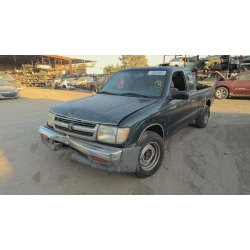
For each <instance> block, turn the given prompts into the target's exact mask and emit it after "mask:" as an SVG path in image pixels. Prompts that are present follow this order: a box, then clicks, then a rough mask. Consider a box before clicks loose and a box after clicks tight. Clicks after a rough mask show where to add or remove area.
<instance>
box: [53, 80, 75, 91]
mask: <svg viewBox="0 0 250 250" xmlns="http://www.w3.org/2000/svg"><path fill="white" fill-rule="evenodd" d="M51 87H52V89H75V87H74V86H73V85H72V83H71V81H70V80H69V79H61V78H56V79H55V80H54V82H53V84H52V85H51Z"/></svg>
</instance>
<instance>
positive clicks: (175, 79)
mask: <svg viewBox="0 0 250 250" xmlns="http://www.w3.org/2000/svg"><path fill="white" fill-rule="evenodd" d="M171 88H173V89H175V90H178V91H187V87H186V83H185V76H184V72H183V71H176V72H174V73H173V75H172V85H171ZM170 93H171V89H170ZM192 105H193V104H192V102H191V101H190V100H189V99H187V100H183V99H173V100H171V101H170V102H169V103H168V105H167V108H166V112H167V117H168V126H167V127H168V128H167V129H168V131H166V132H167V133H168V134H173V133H174V132H175V131H176V130H178V129H180V128H181V127H183V126H185V125H186V124H187V123H188V122H189V120H190V116H191V112H192Z"/></svg>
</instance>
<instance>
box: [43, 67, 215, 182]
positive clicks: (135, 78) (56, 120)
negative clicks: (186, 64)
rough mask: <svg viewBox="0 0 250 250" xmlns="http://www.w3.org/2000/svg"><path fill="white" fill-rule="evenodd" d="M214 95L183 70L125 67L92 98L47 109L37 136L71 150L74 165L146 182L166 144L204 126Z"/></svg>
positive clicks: (160, 161)
mask: <svg viewBox="0 0 250 250" xmlns="http://www.w3.org/2000/svg"><path fill="white" fill-rule="evenodd" d="M214 93H215V89H214V86H196V84H195V79H194V77H193V75H192V73H191V70H190V69H188V68H181V67H170V66H157V67H141V68H128V69H124V70H121V71H119V72H117V73H116V74H115V75H114V76H113V77H111V78H110V80H109V81H108V82H107V83H106V85H105V86H104V87H103V88H102V90H101V91H100V92H98V93H97V94H95V95H93V96H90V97H85V98H81V99H77V100H73V101H70V102H66V103H62V104H59V105H56V106H54V107H52V108H51V109H50V110H49V113H48V121H47V126H40V127H39V133H40V134H41V140H42V142H43V143H44V144H46V145H47V146H48V147H49V148H50V149H52V150H59V149H61V148H63V147H68V148H71V149H73V154H72V157H73V159H74V161H77V162H81V163H84V164H87V165H90V166H92V167H95V168H99V169H104V170H107V171H114V172H130V173H134V174H135V175H136V176H138V177H141V178H143V177H148V176H151V175H153V174H154V173H155V172H156V171H157V169H158V168H159V167H160V165H161V164H162V161H163V158H164V151H165V148H164V141H165V140H167V139H168V138H170V137H171V136H172V135H173V134H174V133H176V132H177V131H178V130H180V129H181V128H182V127H184V126H186V125H188V124H189V123H191V122H193V121H196V125H197V127H199V128H204V127H205V126H206V125H207V123H208V119H209V116H210V106H211V105H212V103H213V101H214ZM180 150H181V149H180Z"/></svg>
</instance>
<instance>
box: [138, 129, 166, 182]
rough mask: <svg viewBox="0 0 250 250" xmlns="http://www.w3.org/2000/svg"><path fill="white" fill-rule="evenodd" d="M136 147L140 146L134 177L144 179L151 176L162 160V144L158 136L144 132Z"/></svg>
mask: <svg viewBox="0 0 250 250" xmlns="http://www.w3.org/2000/svg"><path fill="white" fill-rule="evenodd" d="M137 146H141V150H140V154H139V158H138V162H137V166H136V172H135V175H136V176H137V177H139V178H145V177H149V176H151V175H153V174H154V173H155V172H156V171H157V170H158V168H159V167H160V166H161V163H162V161H163V158H164V150H165V149H164V142H163V140H162V138H161V136H159V135H158V134H156V133H154V132H151V131H146V132H144V133H143V135H142V137H141V139H140V141H139V142H138V143H137Z"/></svg>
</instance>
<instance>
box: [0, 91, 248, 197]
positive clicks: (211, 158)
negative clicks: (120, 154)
mask: <svg viewBox="0 0 250 250" xmlns="http://www.w3.org/2000/svg"><path fill="white" fill-rule="evenodd" d="M91 94H92V93H91V92H87V91H77V90H74V91H67V90H65V91H64V90H51V89H45V88H44V89H43V88H24V89H23V90H22V92H21V98H20V99H8V100H7V99H5V100H0V107H1V108H0V128H1V129H0V194H17V195H18V194H65V195H66V194H74V195H79V194H131V195H132V194H168V195H187V194H188V195H195V194H206V195H211V194H214V195H215V194H217V195H218V194H220V195H227V194H231V195H232V194H250V154H249V152H250V143H249V142H250V133H249V132H250V128H249V124H250V99H247V98H246V99H236V98H234V99H227V100H215V102H214V104H213V106H212V108H211V117H210V120H209V123H208V125H207V127H206V128H204V129H198V128H196V127H195V126H194V125H189V126H187V127H185V128H183V129H182V130H181V131H179V132H178V133H176V134H175V135H174V136H173V137H172V138H171V139H170V140H168V141H166V142H165V146H166V151H165V159H164V161H163V164H162V166H161V167H160V169H159V170H158V172H157V173H156V174H155V175H153V176H151V177H149V178H146V179H138V178H136V177H134V176H133V175H130V174H119V173H109V172H105V171H102V170H98V169H93V168H91V167H89V166H85V165H83V164H80V163H75V162H71V160H70V154H71V152H70V150H60V151H57V152H53V151H51V150H50V149H49V148H48V147H46V146H45V145H44V144H43V143H42V142H41V141H40V135H39V134H38V128H39V126H40V125H44V124H46V120H47V113H48V110H49V108H50V107H51V106H53V105H55V104H58V103H61V102H63V101H68V100H71V99H76V98H81V97H85V96H88V95H91Z"/></svg>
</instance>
